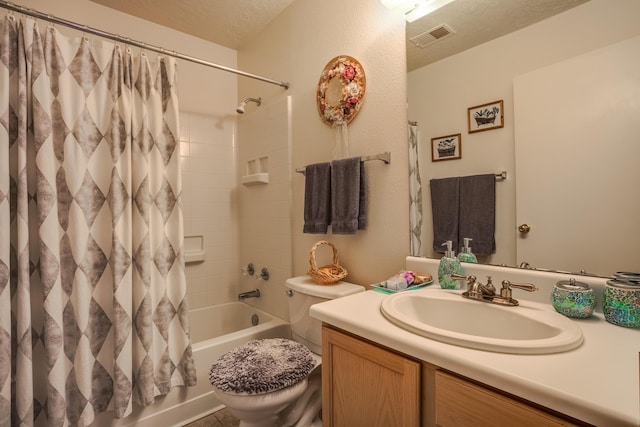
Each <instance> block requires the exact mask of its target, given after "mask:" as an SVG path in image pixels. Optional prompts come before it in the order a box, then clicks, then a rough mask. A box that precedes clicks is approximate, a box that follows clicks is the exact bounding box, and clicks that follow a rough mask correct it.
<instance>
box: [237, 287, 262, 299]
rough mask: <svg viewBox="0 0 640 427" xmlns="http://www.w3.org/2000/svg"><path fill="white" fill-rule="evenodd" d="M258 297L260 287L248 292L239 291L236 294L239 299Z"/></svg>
mask: <svg viewBox="0 0 640 427" xmlns="http://www.w3.org/2000/svg"><path fill="white" fill-rule="evenodd" d="M259 297H260V289H254V290H252V291H249V292H241V293H239V294H238V299H239V300H240V301H242V300H245V299H247V298H259Z"/></svg>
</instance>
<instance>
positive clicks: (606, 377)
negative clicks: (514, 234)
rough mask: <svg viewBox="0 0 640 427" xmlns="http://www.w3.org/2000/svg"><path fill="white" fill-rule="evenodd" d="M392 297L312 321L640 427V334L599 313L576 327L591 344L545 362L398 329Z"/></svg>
mask: <svg viewBox="0 0 640 427" xmlns="http://www.w3.org/2000/svg"><path fill="white" fill-rule="evenodd" d="M432 286H434V285H432ZM435 286H436V287H437V285H435ZM430 289H431V287H427V288H424V289H422V290H418V291H411V292H429V291H430ZM387 296H388V295H386V294H383V293H380V292H377V291H373V290H372V291H367V292H362V293H359V294H355V295H351V296H348V297H344V298H339V299H335V300H331V301H327V302H323V303H319V304H315V305H313V306H311V309H310V314H311V316H312V317H314V318H316V319H318V320H321V321H323V322H325V323H328V324H330V325H333V326H335V327H337V328H340V329H343V330H345V331H347V332H351V333H353V334H356V335H359V336H361V337H363V338H366V339H368V340H371V341H374V342H376V343H379V344H381V345H384V346H386V347H389V348H392V349H394V350H396V351H398V352H401V353H404V354H406V355H408V356H411V357H414V358H416V359H419V360H422V361H425V362H428V363H432V364H434V365H437V366H440V367H442V368H444V369H448V370H450V371H453V372H456V373H458V374H460V375H463V376H465V377H468V378H471V379H473V380H477V381H480V382H482V383H484V384H487V385H489V386H493V387H496V388H498V389H500V390H504V391H505V392H508V393H512V394H514V395H517V396H520V397H522V398H524V399H527V400H529V401H531V402H535V403H538V404H540V405H543V406H545V407H547V408H550V409H553V410H556V411H558V412H561V413H564V414H567V415H569V416H571V417H574V418H577V419H579V420H582V421H585V422H588V423H591V424H594V425H597V426H606V427H614V426H634V427H638V426H640V329H639V328H623V327H619V326H615V325H612V324H610V323H608V322H607V321H605V320H604V317H603V315H602V313H601V312H596V313H594V315H593V316H591V317H590V318H588V319H574V320H573V321H575V322H578V324H579V326H580V327H581V328H582V331H583V335H584V342H583V343H582V345H581V346H580V347H578V348H576V349H575V350H571V351H567V352H564V353H556V354H544V355H513V354H504V353H494V352H489V351H482V350H474V349H470V348H465V347H459V346H455V345H450V344H445V343H442V342H439V341H435V340H431V339H428V338H423V337H421V336H418V335H415V334H413V333H411V332H408V331H405V330H404V329H401V328H399V327H397V326H395V325H394V324H392V323H391V322H389V321H388V320H387V319H386V318H385V317H384V316H383V315H382V313H381V312H380V304H381V302H382V300H383V299H384V298H385V297H387ZM518 296H522V294H519V295H518ZM518 299H520V300H521V301H522V300H523V299H522V298H518ZM549 307H551V309H552V310H553V308H552V306H551V305H550V304H549ZM514 309H516V310H517V309H518V308H517V307H514Z"/></svg>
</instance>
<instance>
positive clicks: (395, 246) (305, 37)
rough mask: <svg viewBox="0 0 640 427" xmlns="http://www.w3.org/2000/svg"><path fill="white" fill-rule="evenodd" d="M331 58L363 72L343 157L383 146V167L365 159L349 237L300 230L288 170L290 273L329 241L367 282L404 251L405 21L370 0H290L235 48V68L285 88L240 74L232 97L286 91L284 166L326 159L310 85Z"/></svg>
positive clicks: (325, 131)
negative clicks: (362, 214) (359, 219)
mask: <svg viewBox="0 0 640 427" xmlns="http://www.w3.org/2000/svg"><path fill="white" fill-rule="evenodd" d="M337 55H350V56H352V57H354V58H356V59H357V60H358V61H359V62H360V63H361V64H362V65H363V67H364V69H365V74H366V78H367V92H366V96H365V100H364V105H363V107H362V109H361V111H360V112H359V114H358V116H357V117H356V118H355V119H354V120H353V121H352V122H351V124H350V125H349V144H350V155H352V156H354V155H371V154H377V153H382V152H385V151H390V152H391V164H389V165H386V166H385V165H384V164H383V163H382V162H368V163H367V166H366V167H367V179H368V184H369V226H368V229H367V230H366V231H363V232H359V233H358V234H356V235H349V236H345V235H342V236H339V235H333V234H328V235H314V234H303V233H302V226H303V206H304V177H303V176H302V175H301V174H297V173H294V172H293V170H292V171H291V172H292V177H291V197H292V215H293V232H292V240H293V242H292V244H293V271H292V274H293V275H294V276H295V275H301V274H305V272H306V271H307V269H308V259H309V250H310V248H311V246H312V245H313V244H314V243H315V242H316V241H318V240H321V239H327V240H329V241H331V242H332V243H334V244H335V245H336V246H337V247H338V250H339V255H340V263H341V265H343V266H345V267H346V268H347V269H348V270H349V271H350V276H349V277H348V279H347V280H350V281H352V282H355V283H359V284H368V283H374V282H377V281H379V280H382V279H385V278H387V277H388V276H390V275H392V274H394V273H395V272H397V271H398V270H400V269H402V268H403V266H404V258H405V256H406V255H407V254H408V252H409V231H408V220H407V218H408V204H409V202H408V175H407V162H408V160H407V149H406V147H407V126H406V124H407V114H406V61H405V51H404V22H403V21H401V20H400V19H399V18H398V17H395V16H392V14H390V13H389V11H388V10H386V9H385V8H384V7H383V6H382V5H381V4H380V2H379V1H378V0H354V1H350V2H343V1H341V0H327V1H322V2H320V1H317V0H298V1H296V2H294V3H293V4H292V5H291V6H290V7H289V8H288V9H287V10H285V12H284V13H283V14H282V15H280V16H279V17H278V18H277V19H276V20H275V21H274V22H273V23H272V24H271V25H270V26H269V28H268V29H267V30H266V31H264V32H263V33H262V34H261V35H260V37H259V38H258V39H257V40H255V41H253V42H252V43H250V45H249V46H246V47H244V48H241V49H239V51H238V66H239V68H241V69H243V70H247V71H250V72H253V73H256V74H261V75H265V76H268V77H271V78H276V79H278V80H285V81H289V82H290V83H291V88H290V89H289V90H287V91H285V90H283V89H280V88H278V87H275V86H273V87H271V86H268V85H265V84H264V83H259V82H255V81H250V80H248V79H241V80H240V81H239V83H238V86H239V95H240V96H239V97H238V98H240V99H244V98H245V97H256V96H262V97H263V98H264V99H266V102H267V103H268V102H271V101H272V100H275V99H278V98H280V97H282V96H284V95H285V94H286V95H291V97H292V107H293V113H292V136H293V139H292V140H293V147H292V152H293V154H292V159H293V160H292V163H293V167H292V169H295V168H300V167H304V166H305V165H307V164H311V163H317V162H324V161H329V160H331V154H332V149H333V145H334V141H335V132H334V130H333V129H332V128H330V127H329V126H327V125H326V124H324V123H323V122H322V121H321V120H320V118H319V116H318V111H317V107H316V88H317V84H318V79H319V77H320V73H321V72H322V70H323V69H324V67H325V65H326V64H327V62H329V61H330V60H331V59H332V58H334V57H335V56H337ZM240 143H242V142H240ZM319 255H322V254H321V253H320V252H319ZM328 260H329V259H328V258H326V257H325V258H322V257H320V256H319V257H318V262H319V263H323V262H328Z"/></svg>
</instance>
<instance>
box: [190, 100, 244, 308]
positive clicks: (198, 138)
mask: <svg viewBox="0 0 640 427" xmlns="http://www.w3.org/2000/svg"><path fill="white" fill-rule="evenodd" d="M234 125H235V124H234V121H233V120H230V119H225V120H222V119H220V120H218V119H216V118H212V117H209V116H203V115H199V114H191V113H181V114H180V155H181V161H182V188H183V198H182V201H183V213H184V230H185V236H189V235H203V236H204V245H205V261H204V262H197V263H188V264H187V267H186V275H187V292H188V297H189V306H190V308H192V309H193V308H198V307H203V306H207V305H213V304H220V303H224V302H228V301H234V300H236V299H237V293H238V277H239V271H240V266H239V263H238V254H239V251H238V248H239V244H238V223H239V222H238V203H237V172H236V154H235V148H234V145H235V144H234Z"/></svg>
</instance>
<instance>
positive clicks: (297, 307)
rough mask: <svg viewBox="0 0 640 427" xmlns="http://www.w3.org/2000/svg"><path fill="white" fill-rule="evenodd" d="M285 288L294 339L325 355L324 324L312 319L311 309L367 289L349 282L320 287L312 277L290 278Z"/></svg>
mask: <svg viewBox="0 0 640 427" xmlns="http://www.w3.org/2000/svg"><path fill="white" fill-rule="evenodd" d="M285 286H286V287H287V295H288V297H289V298H288V301H289V321H290V323H291V334H292V336H293V339H294V340H295V341H297V342H299V343H302V344H304V345H306V346H307V347H309V350H311V351H312V352H314V353H316V354H322V322H320V321H319V320H317V319H314V318H312V317H311V316H309V307H311V306H312V305H313V304H316V303H319V302H323V301H328V300H331V299H335V298H341V297H345V296H347V295H353V294H357V293H358V292H364V290H365V288H364V287H363V286H360V285H355V284H353V283H348V282H338V283H335V284H333V285H318V284H316V283H315V282H314V281H313V279H311V277H309V276H299V277H293V278H291V279H288V280H287V281H286V284H285Z"/></svg>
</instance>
